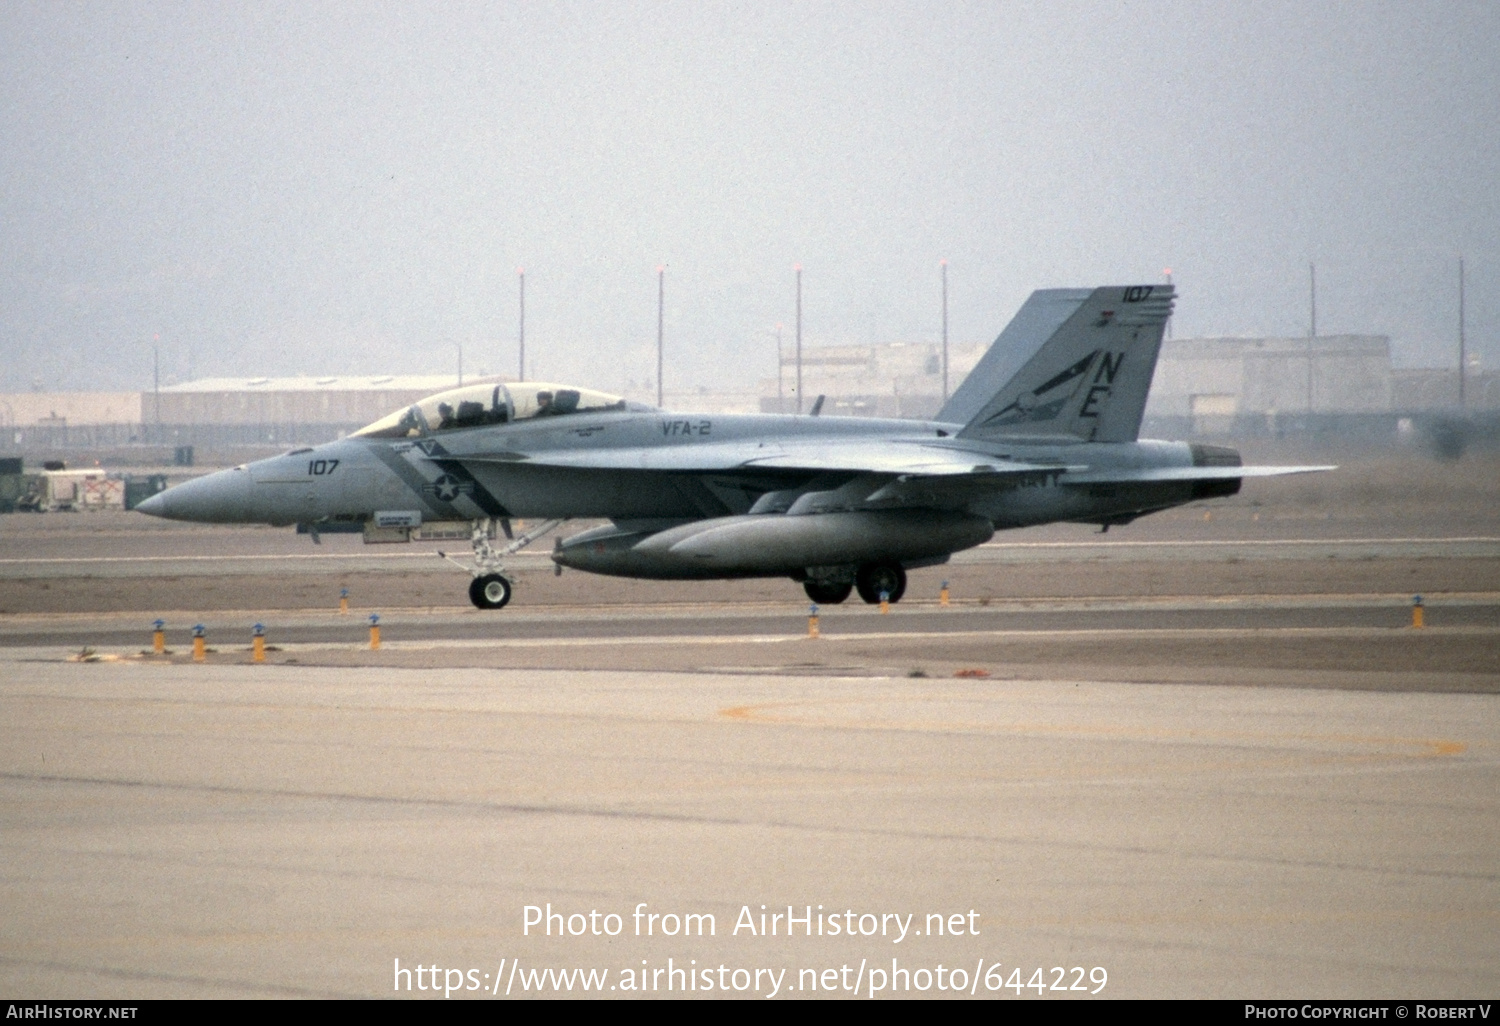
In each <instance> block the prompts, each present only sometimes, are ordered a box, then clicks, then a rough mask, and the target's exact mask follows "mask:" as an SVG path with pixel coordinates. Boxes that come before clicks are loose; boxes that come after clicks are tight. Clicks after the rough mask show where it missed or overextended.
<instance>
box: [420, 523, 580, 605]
mask: <svg viewBox="0 0 1500 1026" xmlns="http://www.w3.org/2000/svg"><path fill="white" fill-rule="evenodd" d="M490 523H491V521H490V520H488V519H485V520H476V521H474V530H473V533H472V534H470V536H469V543H470V545H471V546H472V547H473V549H474V565H473V566H468V565H465V564H464V563H460V562H459V561H458V560H456V559H454V558H453V557H452V556H450V555H448V554H447V553H446V552H439V553H438V555H439V556H441V557H442V558H443V559H446V560H447V561H448V562H450V563H452V564H453V565H454V566H459V567H463V569H465V570H467V571H468V572H469V573H471V574H473V575H474V580H472V581H470V582H469V601H470V602H472V603H474V605H475V606H477V607H478V608H480V609H503V608H504V607H505V604H506V603H507V602H509V601H510V597H511V594H512V592H513V590H514V588H513V585H512V582H511V579H510V578H509V577H506V576H505V557H506V556H509V555H513V554H515V553H517V552H520V551H521V550H522V549H524V548H525V547H526V546H528V545H530V544H531V543H532V542H534V541H536V540H537V539H538V538H540V537H541V536H542V535H544V534H546V533H547V532H548V531H550V530H552V529H553V528H555V527H557V526H558V525H559V524H561V523H563V520H561V519H559V520H548V521H546V522H545V523H543V524H542V525H541V526H540V527H538V528H536V529H535V530H533V531H527V532H526V533H525V534H523V535H521V537H519V538H517V539H515V540H514V541H512V542H511V543H510V544H509V545H507V546H505V548H504V549H503V550H501V551H500V552H496V551H495V547H494V546H493V545H491V544H490ZM502 524H503V525H504V527H505V536H506V537H507V538H509V537H510V522H509V521H502Z"/></svg>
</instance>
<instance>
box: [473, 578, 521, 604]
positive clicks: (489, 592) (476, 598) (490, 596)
mask: <svg viewBox="0 0 1500 1026" xmlns="http://www.w3.org/2000/svg"><path fill="white" fill-rule="evenodd" d="M510 591H511V588H510V581H508V580H506V579H505V578H504V577H501V576H500V575H499V574H483V575H481V576H479V577H476V578H474V580H472V581H470V582H469V601H470V602H473V603H474V605H476V606H478V607H479V608H480V609H500V608H502V607H504V605H505V603H507V602H509V601H510Z"/></svg>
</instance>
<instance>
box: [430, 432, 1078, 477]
mask: <svg viewBox="0 0 1500 1026" xmlns="http://www.w3.org/2000/svg"><path fill="white" fill-rule="evenodd" d="M441 458H442V459H458V460H461V461H463V462H466V463H467V462H474V463H517V462H525V463H527V464H530V465H533V466H543V467H573V468H578V469H589V470H657V471H678V472H714V471H720V472H722V471H731V470H751V469H767V470H809V471H818V472H824V471H828V472H838V471H847V472H852V473H868V474H889V475H891V476H893V477H896V476H908V475H910V476H921V477H948V476H955V475H968V474H983V475H987V476H988V475H997V474H998V475H1022V476H1031V475H1037V474H1056V473H1058V472H1059V471H1061V470H1066V469H1068V468H1065V467H1057V466H1047V465H1033V464H1028V463H1017V462H1014V461H1011V460H998V459H996V458H995V457H993V456H988V455H986V454H984V453H979V452H966V451H964V450H962V449H951V448H944V447H940V446H929V445H921V444H914V443H910V442H884V441H882V442H872V441H868V440H863V439H861V440H859V441H853V442H842V443H841V442H839V441H837V440H822V441H820V442H817V443H807V444H799V443H795V442H794V443H792V444H785V443H767V444H762V443H759V442H754V441H744V442H725V443H707V444H694V445H676V446H649V447H641V448H624V449H575V450H552V451H547V452H539V453H529V454H523V453H508V452H507V453H489V454H480V455H460V454H456V453H455V454H452V455H447V456H444V457H441Z"/></svg>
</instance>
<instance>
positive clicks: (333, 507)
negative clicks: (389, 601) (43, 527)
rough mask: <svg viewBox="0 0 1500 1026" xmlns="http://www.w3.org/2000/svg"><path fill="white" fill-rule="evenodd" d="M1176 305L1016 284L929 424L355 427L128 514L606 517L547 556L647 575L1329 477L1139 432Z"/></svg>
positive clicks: (840, 575) (638, 414) (805, 574)
mask: <svg viewBox="0 0 1500 1026" xmlns="http://www.w3.org/2000/svg"><path fill="white" fill-rule="evenodd" d="M1172 299H1173V294H1172V291H1171V287H1170V286H1109V287H1104V288H1097V289H1052V290H1044V291H1039V292H1035V293H1033V294H1032V296H1031V298H1030V299H1028V300H1027V302H1026V304H1025V305H1024V306H1022V308H1021V310H1020V312H1019V313H1018V314H1017V315H1016V317H1015V319H1014V320H1013V321H1012V322H1011V323H1010V325H1009V326H1007V327H1006V329H1005V330H1004V331H1003V332H1002V333H1001V335H1000V336H999V338H997V339H996V341H995V343H994V344H993V345H992V346H991V347H990V349H989V351H988V352H987V353H986V354H985V356H984V357H983V359H981V360H980V362H979V364H978V365H977V366H976V367H975V369H974V371H973V372H972V373H971V374H970V375H969V377H968V378H967V379H966V380H965V381H964V382H963V383H962V384H961V385H960V387H959V388H958V390H957V391H956V392H955V393H954V394H953V396H952V398H951V399H950V400H949V402H948V403H947V404H946V405H945V406H944V407H943V409H942V410H941V411H940V414H939V418H938V419H937V420H935V421H931V422H914V421H897V420H874V419H859V418H825V417H816V416H778V415H721V414H715V415H704V414H675V413H669V412H666V411H661V410H654V409H649V408H648V409H640V408H637V409H628V408H627V409H620V410H611V411H604V412H582V413H573V414H570V415H566V416H556V417H551V416H549V417H536V418H534V419H530V420H520V421H513V422H511V423H506V424H495V425H488V426H481V427H470V428H462V429H458V430H449V431H443V432H437V433H432V434H427V435H424V436H422V437H419V438H414V439H401V440H389V439H378V438H367V437H358V436H356V437H351V438H346V439H343V440H341V441H337V442H331V443H328V444H326V445H321V446H317V447H315V448H312V449H307V450H298V451H295V452H293V453H288V454H287V455H284V456H278V457H275V458H272V459H268V460H261V461H259V462H256V463H251V464H248V465H246V466H242V467H236V468H234V469H233V470H226V471H221V472H219V473H216V474H211V475H208V476H206V477H203V478H199V479H197V480H194V481H189V482H187V483H185V484H181V485H178V486H176V487H174V488H171V489H169V490H167V491H166V492H163V493H161V494H159V495H157V496H154V497H153V498H151V499H150V500H148V501H147V502H145V503H143V504H142V505H141V506H140V507H138V508H140V509H141V510H142V511H143V512H146V513H149V514H151V515H154V516H164V517H169V518H173V519H182V520H197V521H207V522H216V523H246V522H254V523H271V524H291V523H317V522H320V521H330V520H343V521H349V520H369V519H370V518H372V517H373V516H374V514H375V513H376V512H377V511H382V510H411V511H416V512H419V513H420V514H421V517H422V519H423V520H424V521H432V520H443V521H451V520H483V519H486V518H503V517H526V518H606V519H608V520H610V521H612V525H611V526H606V527H603V528H598V529H595V530H592V531H586V532H583V533H582V534H578V535H574V536H573V537H571V538H568V539H565V540H563V541H561V542H560V543H559V544H558V548H557V551H556V552H555V553H554V556H553V558H554V559H555V560H556V561H557V562H558V563H559V564H561V565H565V566H570V567H575V568H578V569H584V570H590V571H594V572H599V573H606V574H616V575H622V576H630V577H643V578H649V577H655V578H678V579H694V578H700V579H701V578H724V577H746V576H783V575H785V576H791V577H794V578H798V579H823V578H828V579H833V580H848V579H852V575H853V573H854V571H855V570H856V569H857V568H858V567H861V566H869V565H876V564H886V565H897V566H901V567H906V568H910V567H913V566H918V565H930V564H932V563H935V562H941V561H943V560H945V559H946V558H947V557H948V556H949V555H950V554H951V553H952V552H955V551H959V550H961V549H964V548H968V547H971V546H973V545H978V544H982V543H983V542H984V541H986V540H988V539H989V537H990V536H991V535H992V533H993V532H994V531H995V530H997V529H1004V528H1012V527H1022V526H1027V525H1033V524H1041V523H1048V522H1053V521H1079V522H1087V523H1095V524H1101V525H1110V524H1121V523H1128V522H1129V521H1130V520H1132V519H1134V518H1135V517H1137V516H1140V515H1143V514H1145V513H1150V512H1154V511H1157V510H1161V509H1166V508H1169V507H1172V506H1176V505H1180V504H1183V503H1186V502H1190V501H1193V500H1195V499H1200V498H1209V497H1213V496H1217V495H1228V494H1233V493H1234V492H1235V491H1237V490H1238V488H1239V485H1240V481H1241V479H1242V478H1244V477H1250V476H1261V475H1265V474H1273V473H1297V472H1303V471H1310V470H1321V469H1330V468H1324V467H1242V466H1240V465H1239V463H1240V461H1239V456H1238V453H1235V452H1234V451H1233V450H1227V449H1215V448H1210V447H1203V446H1190V445H1188V444H1186V443H1182V442H1161V441H1140V440H1137V439H1136V432H1137V430H1138V428H1139V424H1140V417H1141V413H1142V411H1143V410H1144V407H1145V401H1146V394H1147V391H1148V388H1149V385H1150V380H1151V375H1152V373H1153V371H1154V368H1155V363H1156V356H1157V351H1158V349H1159V347H1160V344H1161V337H1162V332H1163V326H1164V324H1165V321H1166V318H1167V316H1169V315H1170V312H1171V304H1172ZM334 461H337V464H336V467H334ZM329 467H334V468H333V469H331V470H329V469H326V468H329ZM318 468H324V469H322V470H321V471H320V472H318V473H314V472H313V471H314V470H315V469H318Z"/></svg>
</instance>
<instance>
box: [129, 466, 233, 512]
mask: <svg viewBox="0 0 1500 1026" xmlns="http://www.w3.org/2000/svg"><path fill="white" fill-rule="evenodd" d="M248 498H249V475H248V474H247V473H246V472H245V471H243V470H238V469H236V470H221V471H219V472H218V473H216V474H208V475H206V476H204V477H197V478H194V479H193V480H191V481H184V482H183V483H182V484H180V485H174V486H173V487H171V488H168V489H167V490H166V491H164V492H160V493H158V494H156V495H153V496H151V498H149V499H147V500H146V501H145V502H143V503H141V504H140V505H139V506H137V507H136V509H138V510H140V511H141V512H142V513H146V514H148V515H150V516H153V517H165V518H167V519H168V520H196V521H200V522H206V523H235V522H238V521H242V520H244V519H245V517H246V514H247V513H248V512H249V510H248V509H247V500H248Z"/></svg>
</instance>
